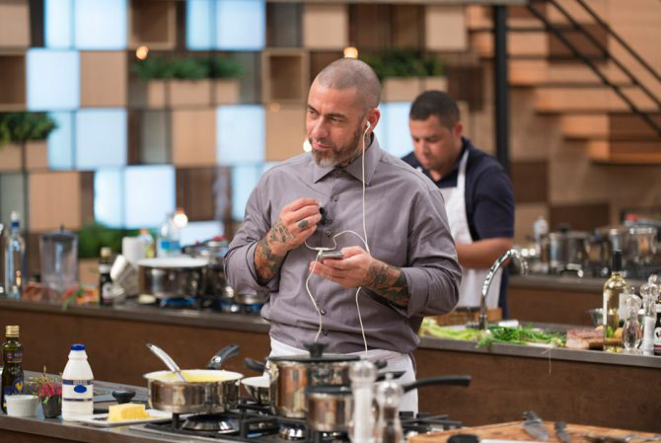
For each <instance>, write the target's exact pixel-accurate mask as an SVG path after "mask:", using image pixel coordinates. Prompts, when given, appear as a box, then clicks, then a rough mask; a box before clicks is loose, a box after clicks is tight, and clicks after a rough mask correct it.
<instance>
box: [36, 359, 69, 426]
mask: <svg viewBox="0 0 661 443" xmlns="http://www.w3.org/2000/svg"><path fill="white" fill-rule="evenodd" d="M29 383H30V385H31V386H32V389H33V391H34V393H35V394H36V395H37V396H38V397H39V402H40V403H41V407H42V409H43V411H44V417H45V418H56V417H58V416H59V415H60V414H62V379H61V378H60V377H59V376H52V375H51V376H49V375H46V368H44V372H43V373H42V374H41V375H40V376H39V377H32V378H30V380H29Z"/></svg>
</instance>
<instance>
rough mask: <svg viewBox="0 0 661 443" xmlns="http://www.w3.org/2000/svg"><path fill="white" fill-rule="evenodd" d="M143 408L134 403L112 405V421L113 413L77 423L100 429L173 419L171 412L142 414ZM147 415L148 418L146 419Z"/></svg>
mask: <svg viewBox="0 0 661 443" xmlns="http://www.w3.org/2000/svg"><path fill="white" fill-rule="evenodd" d="M134 405H135V406H138V408H135V407H134ZM118 406H119V408H118ZM142 408H144V405H138V404H134V403H129V404H126V405H112V406H110V408H109V409H108V410H109V411H111V413H112V415H113V417H112V421H111V420H109V416H110V414H111V413H108V414H105V413H104V414H94V415H88V416H85V417H81V418H79V419H78V420H76V421H78V422H79V423H84V424H86V425H92V426H96V427H100V428H109V427H114V426H126V425H133V424H137V423H148V422H157V421H167V420H170V419H172V413H171V412H165V411H159V410H158V409H146V410H145V411H144V413H142ZM113 409H114V411H113ZM138 409H139V411H138ZM145 415H147V416H146V417H145Z"/></svg>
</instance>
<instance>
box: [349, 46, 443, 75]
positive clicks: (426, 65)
mask: <svg viewBox="0 0 661 443" xmlns="http://www.w3.org/2000/svg"><path fill="white" fill-rule="evenodd" d="M361 59H362V60H363V61H364V62H365V63H367V64H368V65H370V66H371V67H372V69H374V72H375V73H376V75H377V76H378V77H379V80H383V79H384V78H387V77H427V76H434V77H438V76H442V75H444V74H445V70H446V66H445V62H444V61H443V60H442V59H441V58H440V57H438V56H437V55H434V54H427V53H420V52H416V51H385V52H380V53H376V54H364V55H362V56H361Z"/></svg>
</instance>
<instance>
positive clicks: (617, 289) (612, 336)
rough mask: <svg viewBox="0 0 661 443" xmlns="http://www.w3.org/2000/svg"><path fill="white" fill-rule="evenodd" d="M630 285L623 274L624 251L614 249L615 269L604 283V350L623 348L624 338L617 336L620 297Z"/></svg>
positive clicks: (613, 350)
mask: <svg viewBox="0 0 661 443" xmlns="http://www.w3.org/2000/svg"><path fill="white" fill-rule="evenodd" d="M628 286H629V285H628V283H627V281H626V280H625V279H624V277H623V276H622V251H619V250H617V251H613V270H612V272H611V276H610V278H609V279H608V280H606V283H605V284H604V293H603V320H602V326H603V328H604V351H608V352H619V351H621V350H622V340H621V339H618V338H617V336H616V332H617V329H618V327H619V326H620V297H621V296H622V295H623V294H624V291H625V288H628Z"/></svg>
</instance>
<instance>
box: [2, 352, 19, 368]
mask: <svg viewBox="0 0 661 443" xmlns="http://www.w3.org/2000/svg"><path fill="white" fill-rule="evenodd" d="M12 363H14V364H21V363H23V351H7V352H6V353H5V364H6V365H8V364H12Z"/></svg>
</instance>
